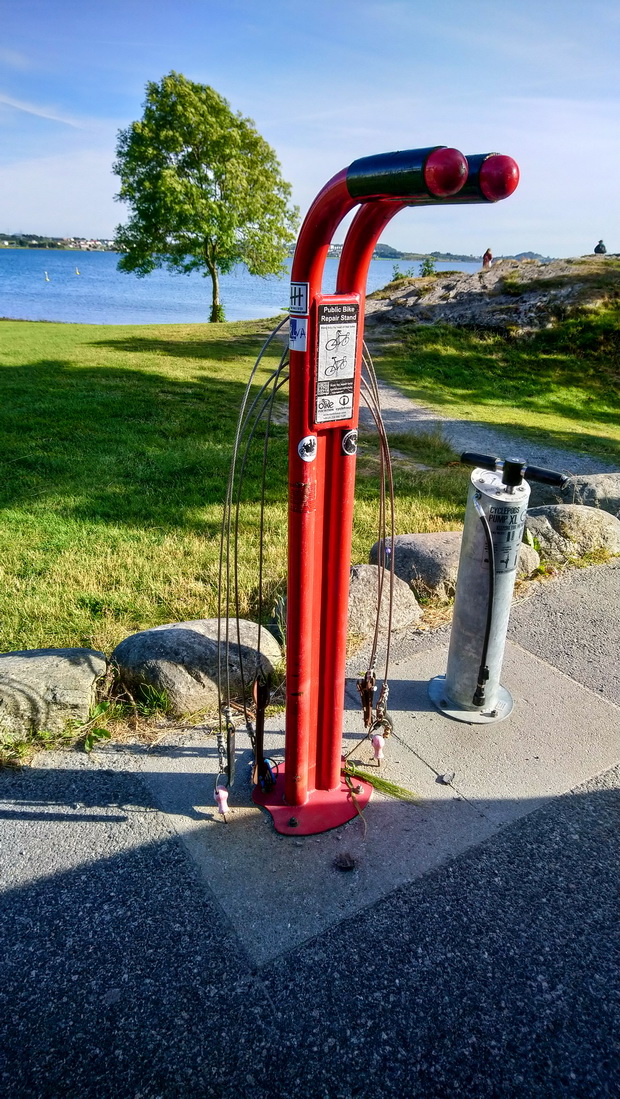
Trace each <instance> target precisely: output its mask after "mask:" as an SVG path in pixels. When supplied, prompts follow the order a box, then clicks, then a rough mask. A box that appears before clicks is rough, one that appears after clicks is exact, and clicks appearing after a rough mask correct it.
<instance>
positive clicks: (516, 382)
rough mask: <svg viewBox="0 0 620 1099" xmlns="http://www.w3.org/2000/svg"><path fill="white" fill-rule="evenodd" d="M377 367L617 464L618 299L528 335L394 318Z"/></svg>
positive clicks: (442, 405)
mask: <svg viewBox="0 0 620 1099" xmlns="http://www.w3.org/2000/svg"><path fill="white" fill-rule="evenodd" d="M616 293H617V291H616ZM376 366H377V368H378V370H379V371H380V373H381V375H382V376H383V377H384V378H385V379H386V380H388V381H390V382H392V383H393V384H394V385H396V386H398V387H399V388H400V389H401V390H402V391H403V392H405V393H407V394H408V396H410V397H412V398H413V399H414V400H417V401H420V402H423V403H424V404H427V405H430V406H431V407H432V408H435V409H439V410H440V411H442V412H445V413H447V414H448V415H454V416H458V417H462V418H464V419H472V420H480V421H483V422H485V423H489V424H492V425H493V426H494V427H498V428H505V429H507V430H510V431H512V432H518V433H519V434H520V435H521V436H523V437H524V438H527V437H530V438H539V439H544V440H545V442H547V443H549V444H551V445H553V446H557V447H562V448H566V449H569V450H575V451H582V452H585V453H589V454H597V455H600V456H602V457H604V458H607V459H608V460H609V461H612V462H617V463H618V468H620V306H619V305H618V304H617V301H616V302H615V303H613V302H611V303H610V304H609V305H608V306H607V307H606V308H605V309H602V310H600V311H599V312H597V313H593V314H589V315H588V314H585V313H584V315H583V316H581V317H575V318H573V319H570V320H566V321H563V322H562V323H560V324H558V325H557V327H555V328H553V329H545V330H542V331H540V332H538V333H537V334H535V335H533V336H529V337H527V336H526V337H523V336H521V337H513V338H506V337H503V336H499V335H494V334H492V333H488V332H473V331H468V330H466V329H457V328H448V327H445V326H439V325H434V326H416V325H403V326H402V327H399V329H398V334H397V336H396V337H395V339H394V343H393V344H391V345H387V346H386V347H385V350H384V351H382V354H381V357H380V358H377V361H376Z"/></svg>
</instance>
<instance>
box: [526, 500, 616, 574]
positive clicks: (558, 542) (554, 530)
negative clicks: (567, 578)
mask: <svg viewBox="0 0 620 1099" xmlns="http://www.w3.org/2000/svg"><path fill="white" fill-rule="evenodd" d="M526 527H527V529H528V530H529V531H530V532H531V534H533V535H534V537H535V538H537V539H538V541H539V543H540V547H541V550H542V555H543V557H545V558H546V559H547V560H549V561H555V562H558V563H562V562H564V561H566V560H567V559H568V558H570V557H583V556H584V554H586V553H592V552H594V551H596V550H605V551H606V552H607V553H611V554H617V553H620V519H617V518H616V517H615V515H610V514H609V512H607V511H600V510H599V509H598V508H589V507H585V506H584V505H583V504H547V505H545V506H543V507H538V508H532V509H531V510H530V511H528V514H527V519H526Z"/></svg>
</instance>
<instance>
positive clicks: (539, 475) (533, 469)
mask: <svg viewBox="0 0 620 1099" xmlns="http://www.w3.org/2000/svg"><path fill="white" fill-rule="evenodd" d="M523 475H524V477H526V478H527V480H528V481H541V482H542V484H543V485H558V486H559V488H564V485H565V484H566V482H567V481H568V477H567V476H566V474H565V473H556V472H555V470H554V469H543V468H542V467H541V466H526V467H525V470H524V474H523Z"/></svg>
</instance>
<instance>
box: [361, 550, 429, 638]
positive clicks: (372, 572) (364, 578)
mask: <svg viewBox="0 0 620 1099" xmlns="http://www.w3.org/2000/svg"><path fill="white" fill-rule="evenodd" d="M378 578H379V568H378V566H377V565H353V566H352V568H351V581H350V585H349V631H350V632H351V633H353V634H356V635H357V636H359V637H370V636H371V635H372V634H373V633H374V630H375V622H376V617H377V582H378ZM389 595H390V573H389V570H385V576H384V583H383V591H382V597H381V613H380V616H379V629H380V630H382V631H384V632H385V631H386V630H387V629H388V601H389ZM421 617H422V609H421V607H420V606H419V604H418V601H417V599H416V597H415V595H414V594H413V592H412V590H411V588H410V587H409V585H408V584H406V583H405V581H404V580H401V579H400V578H399V577H398V576H395V577H394V594H393V600H392V629H393V630H404V629H406V627H407V626H412V625H414V623H416V622H418V621H419V619H420V618H421Z"/></svg>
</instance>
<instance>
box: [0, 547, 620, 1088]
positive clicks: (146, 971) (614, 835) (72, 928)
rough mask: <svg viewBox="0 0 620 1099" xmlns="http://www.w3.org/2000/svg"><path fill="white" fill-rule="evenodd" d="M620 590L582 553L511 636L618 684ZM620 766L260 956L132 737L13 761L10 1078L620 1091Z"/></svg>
mask: <svg viewBox="0 0 620 1099" xmlns="http://www.w3.org/2000/svg"><path fill="white" fill-rule="evenodd" d="M619 602H620V568H619V567H618V563H612V564H611V565H607V566H598V567H596V568H592V569H588V570H584V571H582V572H572V573H571V574H570V576H569V577H567V578H566V579H563V580H562V581H560V582H559V583H558V582H555V583H552V584H548V585H545V586H543V587H541V588H540V589H537V590H536V592H535V594H534V596H533V597H532V599H530V600H528V601H526V602H525V603H523V604H521V605H519V606H517V607H515V610H514V614H513V618H512V622H511V627H510V629H511V637H512V638H513V640H515V641H517V642H518V644H519V645H521V646H523V647H527V648H529V649H530V651H532V652H535V653H536V654H537V656H538V657H539V658H541V659H543V660H545V661H547V662H548V663H549V664H550V665H553V666H554V667H555V668H558V669H559V670H560V672H562V673H563V674H564V675H566V676H567V677H568V678H569V679H571V680H572V681H573V683H578V684H582V685H583V687H584V690H585V691H586V693H587V691H594V692H596V693H597V694H599V695H600V696H601V697H602V698H605V699H607V700H608V701H609V702H610V703H612V704H613V705H616V706H617V705H619V704H620V698H619V696H618V671H617V653H618V642H619V640H620V638H619V636H618V606H619ZM418 643H419V642H418ZM412 644H413V642H412ZM619 717H620V710H619ZM619 729H620V723H619ZM569 750H570V746H569V745H567V751H569ZM619 754H620V753H619ZM619 788H620V769H619V768H617V767H616V768H613V769H611V770H609V771H608V772H607V773H605V774H602V775H598V776H593V777H592V778H591V779H590V780H589V781H587V782H585V783H584V784H583V785H582V786H580V787H579V788H577V789H575V790H572V791H570V792H568V793H566V794H565V795H563V796H560V797H557V798H555V799H553V800H552V801H550V802H548V803H547V804H546V805H545V806H543V807H542V808H540V809H538V810H536V811H535V812H531V813H530V814H529V815H527V816H524V817H522V818H521V819H519V820H517V821H516V822H514V823H512V824H509V825H507V826H506V827H504V828H502V829H500V830H499V831H498V832H496V833H495V834H494V835H493V836H491V837H490V838H488V839H485V840H483V842H481V843H479V844H478V845H477V846H474V847H471V848H470V849H469V850H468V851H466V852H465V853H464V854H462V855H460V856H459V857H457V858H453V859H451V860H449V861H447V862H445V863H444V864H443V865H440V866H439V867H438V868H436V869H434V870H433V871H431V872H430V873H427V874H426V875H424V876H422V877H420V878H418V879H417V880H416V881H413V882H410V883H405V884H403V885H401V886H400V887H398V888H396V889H394V890H393V891H391V892H390V893H389V894H388V895H387V896H384V897H382V899H380V900H379V901H378V902H377V903H374V904H371V905H369V906H368V907H366V908H364V909H363V910H362V911H361V912H359V913H357V914H356V915H355V916H353V917H351V918H349V919H345V920H342V921H341V922H337V923H336V924H335V925H334V926H332V927H331V928H330V929H329V930H327V931H325V932H324V933H323V934H321V935H320V936H317V937H315V938H312V939H310V940H308V941H306V942H304V943H302V944H301V946H299V947H297V948H295V949H293V950H288V951H285V952H283V953H282V954H281V955H280V956H279V957H277V958H276V959H275V960H271V961H269V962H268V963H266V964H263V965H256V964H255V962H253V961H252V956H251V951H246V949H245V948H244V946H243V945H242V941H241V939H240V937H239V935H238V934H237V933H236V931H235V929H234V926H233V923H232V921H231V920H230V919H229V913H228V912H227V904H226V901H225V888H224V894H223V895H224V900H223V901H222V890H221V888H220V889H219V890H218V891H217V895H218V897H219V898H220V899H219V900H216V899H215V897H216V890H215V889H214V888H210V887H209V884H208V882H207V883H206V882H205V879H204V876H203V875H199V874H198V873H197V871H196V868H195V866H194V864H193V863H192V861H191V860H190V859H189V858H188V856H187V853H186V850H185V848H184V846H183V845H182V843H181V842H180V840H179V838H178V837H177V835H176V834H175V833H174V832H173V830H172V829H171V826H170V820H169V818H167V817H165V816H164V815H163V814H162V813H161V812H160V811H159V809H158V807H157V805H156V804H155V803H154V800H153V797H152V794H151V793H150V791H149V787H148V786H147V785H146V783H145V782H144V781H143V779H142V777H141V776H140V775H139V774H137V773H135V772H134V771H133V770H132V769H131V766H130V760H129V756H128V755H127V753H123V752H116V753H114V752H107V753H105V752H102V753H97V754H93V757H90V758H89V757H87V756H85V755H83V754H79V753H64V754H62V755H56V754H54V753H50V754H46V755H43V756H39V757H38V758H37V760H36V763H35V766H34V767H32V768H30V769H24V770H22V771H19V772H10V771H5V772H3V773H2V774H1V775H0V836H1V839H2V863H1V874H2V878H1V883H2V902H1V903H2V916H1V919H0V939H1V946H0V958H1V959H2V960H1V970H2V980H1V982H0V1003H1V1004H2V1013H1V1035H2V1044H1V1047H0V1050H1V1053H0V1056H1V1060H0V1080H1V1081H2V1094H3V1095H6V1096H7V1097H8V1096H10V1097H11V1099H22V1097H24V1099H25V1097H28V1099H37V1097H41V1099H48V1097H49V1099H61V1097H63V1099H65V1097H67V1096H70V1097H71V1099H90V1097H91V1096H92V1097H93V1099H94V1097H97V1099H108V1097H109V1099H117V1097H118V1099H157V1097H161V1099H172V1097H175V1099H176V1097H178V1099H181V1097H186V1096H192V1097H196V1099H201V1097H203V1096H205V1097H206V1096H216V1097H221V1099H242V1097H246V1096H247V1097H248V1099H249V1097H265V1099H272V1097H273V1099H276V1097H281V1099H323V1097H325V1099H350V1097H351V1099H352V1097H354V1096H358V1097H364V1099H366V1097H368V1099H371V1097H375V1096H377V1095H393V1096H415V1097H418V1096H419V1097H420V1099H433V1097H444V1096H445V1097H455V1099H456V1097H459V1099H461V1097H463V1096H468V1097H469V1096H471V1097H472V1099H486V1097H487V1096H488V1097H489V1099H491V1097H496V1096H506V1097H513V1096H514V1097H515V1099H516V1097H519V1099H534V1097H537V1099H538V1097H540V1099H548V1097H553V1099H556V1097H566V1099H603V1097H604V1099H611V1097H614V1099H615V1097H616V1096H617V1095H618V1080H619V1079H620V1059H619V1057H618V1037H619V1035H620V1002H619V1001H620V982H619V978H618V972H619V971H618V903H617V902H618V897H617V866H618V800H619V796H618V790H619ZM226 873H227V867H226V866H225V865H222V867H221V876H222V878H223V880H224V885H225V880H226ZM264 873H265V875H268V874H269V867H268V866H265V867H264ZM329 873H333V874H335V875H336V874H338V873H339V872H338V871H337V870H333V869H330V870H329ZM213 884H215V883H213ZM221 884H222V883H221V881H220V882H218V885H219V886H221ZM327 884H328V885H329V882H328V883H327Z"/></svg>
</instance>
